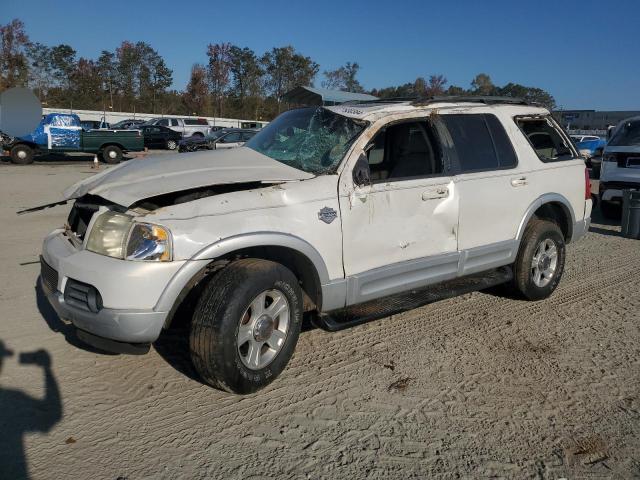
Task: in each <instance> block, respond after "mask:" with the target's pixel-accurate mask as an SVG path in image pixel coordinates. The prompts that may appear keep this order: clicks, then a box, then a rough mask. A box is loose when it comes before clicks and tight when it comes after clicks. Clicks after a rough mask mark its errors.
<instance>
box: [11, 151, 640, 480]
mask: <svg viewBox="0 0 640 480" xmlns="http://www.w3.org/2000/svg"><path fill="white" fill-rule="evenodd" d="M93 172H94V171H93V170H91V169H90V168H89V166H88V164H87V163H85V162H83V163H76V164H70V163H69V162H67V163H66V164H53V163H46V164H39V165H31V166H26V167H18V166H13V165H7V164H2V165H0V225H2V227H3V228H2V230H3V232H2V236H1V237H0V247H1V248H0V285H2V287H0V340H1V341H2V342H3V343H4V347H5V348H7V349H9V350H11V351H13V355H12V356H5V357H4V358H0V362H2V365H1V366H2V370H1V371H0V434H1V436H0V478H8V479H9V478H19V472H20V469H21V468H22V467H21V463H22V462H24V463H25V464H26V469H27V470H28V475H29V477H30V478H34V479H49V478H79V479H87V478H91V479H112V480H115V479H116V478H127V479H129V480H134V479H143V478H167V479H170V478H171V479H174V478H225V479H230V478H243V479H248V478H268V477H278V478H326V479H336V478H350V479H354V478H384V479H385V480H386V479H390V478H393V479H395V478H398V479H405V478H485V477H492V478H494V477H499V478H544V479H546V478H549V479H551V478H555V479H557V478H562V477H566V478H634V477H635V478H639V477H640V328H639V327H640V275H639V272H640V242H639V241H634V240H628V239H624V238H621V237H620V235H619V230H620V229H619V227H612V226H607V225H605V224H603V223H601V222H600V221H598V217H597V213H596V217H595V224H594V225H593V227H592V229H591V232H590V233H589V234H588V235H587V237H586V238H585V239H583V240H581V241H580V242H578V243H576V244H573V245H570V246H569V248H568V264H567V268H566V272H565V274H564V278H563V280H562V282H561V283H560V287H559V289H558V290H557V291H556V293H555V294H554V295H553V296H552V297H551V298H550V299H548V300H546V301H542V302H538V303H530V302H524V301H519V300H512V299H508V298H502V297H500V296H496V295H493V294H489V293H473V294H469V295H465V296H462V297H458V298H455V299H451V300H445V301H442V302H437V303H434V304H431V305H428V306H425V307H422V308H419V309H416V310H412V311H408V312H405V313H402V314H399V315H393V316H391V317H388V318H385V319H382V320H379V321H376V322H373V323H369V324H366V325H363V326H360V327H356V328H352V329H349V330H346V331H343V332H339V333H334V334H331V333H327V332H324V331H321V330H313V329H312V330H309V331H306V332H304V333H303V334H302V335H301V338H300V342H299V344H298V348H297V350H296V354H295V356H294V359H293V360H292V362H291V364H290V366H289V367H288V368H287V370H286V371H285V372H284V373H283V375H282V376H281V377H280V378H279V379H278V380H277V381H275V382H274V383H273V384H272V385H271V386H270V387H268V388H267V389H266V390H264V391H262V392H260V393H258V394H256V395H251V396H247V397H239V396H232V395H229V394H226V393H222V392H219V391H216V390H213V389H211V388H209V387H207V386H205V385H202V384H201V383H200V382H199V381H198V380H197V376H196V375H195V374H194V372H193V369H192V367H191V366H190V363H189V360H188V356H186V354H185V352H186V350H185V347H186V344H185V342H184V341H182V340H183V338H184V334H185V332H184V331H181V330H180V329H177V330H173V331H170V332H168V333H167V334H166V335H164V336H163V337H162V338H161V340H160V341H158V342H157V344H156V345H155V346H154V348H152V350H151V352H150V353H149V354H147V355H145V356H141V357H134V356H122V355H120V356H118V355H105V354H100V353H96V352H93V351H91V349H89V348H85V347H83V346H82V345H81V344H80V343H79V342H78V341H77V340H76V339H75V337H74V334H73V331H72V329H71V328H69V326H68V325H66V324H64V323H63V322H61V321H60V320H59V319H58V318H57V317H56V316H55V314H54V313H53V312H52V311H51V309H50V308H49V307H48V305H47V304H46V303H45V302H46V301H44V300H42V299H41V298H40V299H39V298H38V296H37V291H36V288H35V285H36V279H37V277H38V274H39V265H38V263H37V262H38V254H39V251H40V245H41V241H42V238H43V237H44V236H45V234H47V233H48V232H49V231H50V230H51V229H53V228H54V227H57V226H59V225H61V224H62V223H63V222H64V220H65V218H66V215H67V212H68V207H64V206H63V207H55V208H53V209H50V210H46V211H42V212H37V213H33V214H30V215H23V216H19V217H18V216H16V215H15V212H16V211H17V210H19V209H21V208H26V207H31V206H34V205H40V204H44V203H47V202H53V201H56V200H58V199H59V198H60V193H61V192H62V190H63V189H64V188H65V187H67V186H68V185H69V184H71V183H72V182H74V181H77V180H79V179H81V178H84V177H86V176H87V175H91V174H92V173H93ZM38 349H44V350H45V351H46V352H47V353H48V355H49V356H50V358H51V369H50V372H51V373H50V375H49V377H48V378H49V379H48V383H47V385H48V387H47V388H45V378H46V375H45V373H44V372H46V370H47V369H43V367H41V366H39V365H34V364H29V363H24V362H22V363H21V362H20V361H19V360H20V358H19V354H20V353H22V352H31V351H34V350H38Z"/></svg>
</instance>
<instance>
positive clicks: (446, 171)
mask: <svg viewBox="0 0 640 480" xmlns="http://www.w3.org/2000/svg"><path fill="white" fill-rule="evenodd" d="M420 122H424V123H426V124H427V126H428V128H431V130H432V132H433V134H434V136H435V140H436V143H437V145H431V147H432V148H433V149H434V150H435V151H438V152H439V153H440V161H441V164H442V172H440V173H432V174H429V175H413V176H409V177H395V178H385V179H381V180H372V181H371V186H372V187H373V186H375V185H385V184H389V183H397V182H406V181H410V180H422V179H429V178H439V177H451V176H452V175H453V170H452V162H451V158H450V152H449V150H450V149H449V147H447V146H446V142H443V141H442V139H441V136H442V133H441V132H442V128H446V127H444V124H443V123H442V121H440V120H439V119H438V118H437V117H435V118H434V117H433V116H430V115H420V116H419V117H407V118H401V119H397V120H391V121H390V122H387V123H385V124H383V125H380V126H379V127H378V128H377V129H376V130H375V132H374V133H373V134H372V135H371V137H370V139H369V141H368V142H367V143H366V144H365V145H364V147H363V150H364V151H366V150H367V147H368V146H369V145H371V144H372V143H373V141H374V139H375V138H376V136H377V135H378V134H379V133H380V132H381V131H382V130H385V129H387V128H389V127H392V126H395V125H402V124H404V123H420ZM447 133H448V132H447ZM385 135H386V133H385ZM429 141H430V142H431V139H429ZM385 148H386V141H385ZM367 153H368V152H366V153H365V155H367ZM368 159H369V157H368V155H367V161H368ZM353 167H355V165H353V166H352V171H353Z"/></svg>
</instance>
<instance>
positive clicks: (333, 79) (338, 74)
mask: <svg viewBox="0 0 640 480" xmlns="http://www.w3.org/2000/svg"><path fill="white" fill-rule="evenodd" d="M359 70H360V65H358V63H357V62H353V63H351V62H347V63H346V64H345V65H344V66H342V67H340V68H337V69H336V70H328V71H327V70H325V71H324V72H323V73H322V74H323V75H324V77H325V80H324V81H323V82H322V86H323V87H324V88H329V89H331V90H342V91H345V92H354V93H362V92H364V88H362V85H360V82H359V81H358V79H357V78H356V76H357V75H358V71H359Z"/></svg>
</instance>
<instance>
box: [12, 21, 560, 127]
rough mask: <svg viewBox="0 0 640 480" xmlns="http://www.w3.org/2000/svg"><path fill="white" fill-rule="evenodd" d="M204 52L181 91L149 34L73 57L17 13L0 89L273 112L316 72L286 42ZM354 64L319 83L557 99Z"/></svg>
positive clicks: (67, 103) (194, 109)
mask: <svg viewBox="0 0 640 480" xmlns="http://www.w3.org/2000/svg"><path fill="white" fill-rule="evenodd" d="M204 53H205V54H206V61H205V62H202V63H196V64H194V65H193V67H192V68H191V74H190V77H189V81H188V83H187V85H186V87H185V88H184V90H182V91H179V90H175V89H172V88H171V87H172V85H173V70H172V69H171V68H169V67H168V66H167V64H166V62H165V60H164V59H163V58H162V56H161V55H160V54H159V53H158V52H157V51H156V50H155V49H154V48H153V47H152V46H151V45H149V44H148V43H146V42H136V43H133V42H129V41H123V42H122V43H121V44H120V46H119V47H118V48H116V49H115V50H114V51H108V50H103V51H102V52H101V53H100V55H99V56H98V57H97V58H95V59H91V58H84V57H78V55H77V52H76V50H75V49H74V48H73V47H72V46H70V45H66V44H60V45H53V46H48V45H43V44H41V43H39V42H31V41H30V39H29V36H28V35H27V33H26V31H25V26H24V24H23V22H22V21H20V20H18V19H15V20H12V21H11V22H9V23H7V24H6V25H0V91H3V90H5V89H6V88H10V87H13V86H28V87H30V88H32V89H33V90H34V92H35V93H36V95H37V96H38V97H39V98H40V100H41V102H42V103H43V105H44V106H48V107H52V108H56V107H58V108H74V109H89V110H105V111H112V110H113V111H129V112H145V113H155V114H176V115H203V116H215V117H230V118H253V119H263V120H270V119H272V118H273V117H275V116H276V115H277V114H278V113H280V112H281V111H282V110H284V109H286V108H289V105H286V104H285V103H284V100H283V96H284V94H285V93H286V92H287V91H289V90H291V89H292V88H294V87H297V86H300V85H310V86H313V85H314V82H315V80H316V77H317V76H318V74H319V72H320V65H319V64H318V63H316V62H315V61H314V60H313V59H311V58H310V57H308V56H305V55H303V54H302V53H300V52H298V51H296V50H295V48H294V47H292V46H290V45H289V46H283V47H274V48H272V49H271V50H268V51H266V52H264V53H263V54H262V55H259V54H257V53H256V52H254V51H253V50H251V49H250V48H247V47H239V46H237V45H232V44H230V43H213V44H209V45H207V47H206V51H205V52H204ZM359 70H360V65H359V64H358V63H357V62H347V63H346V64H345V65H343V66H341V67H339V68H337V69H335V70H324V71H323V72H322V75H323V80H322V81H321V85H322V87H324V88H329V89H336V90H344V91H351V92H360V93H371V94H372V95H375V96H377V97H381V98H390V97H429V96H434V95H504V96H513V97H516V96H517V97H524V98H526V99H527V100H531V101H535V102H538V103H541V104H543V105H545V106H547V107H549V108H553V107H555V101H554V99H553V97H552V96H551V95H550V94H549V93H548V92H546V91H544V90H542V89H539V88H532V87H525V86H523V85H518V84H514V83H509V84H507V85H505V86H503V87H499V86H496V85H494V84H493V82H492V81H491V78H490V77H489V76H488V75H487V74H484V73H481V74H478V75H477V76H476V77H475V78H474V79H473V80H472V82H471V84H470V88H468V89H465V88H462V87H459V86H456V85H449V86H447V83H448V82H447V79H446V78H445V77H444V76H443V75H431V76H429V77H428V78H423V77H419V78H417V79H416V80H415V81H414V82H410V83H406V84H404V85H399V86H392V87H386V88H381V89H373V90H371V91H370V92H366V90H365V89H364V88H363V86H362V85H361V84H360V82H359V80H358V78H357V77H358V72H359Z"/></svg>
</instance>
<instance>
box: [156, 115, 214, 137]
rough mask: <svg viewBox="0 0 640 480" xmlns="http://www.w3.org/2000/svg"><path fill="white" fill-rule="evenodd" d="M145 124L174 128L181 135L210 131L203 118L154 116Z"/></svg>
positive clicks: (205, 133) (203, 134)
mask: <svg viewBox="0 0 640 480" xmlns="http://www.w3.org/2000/svg"><path fill="white" fill-rule="evenodd" d="M146 125H160V126H163V127H168V128H170V129H171V130H174V131H176V132H178V133H180V134H182V136H183V137H189V136H191V135H199V136H202V137H204V136H206V135H207V134H208V133H209V132H210V131H211V129H210V127H209V123H208V122H207V120H206V119H204V118H154V119H152V120H149V121H148V122H147V123H146Z"/></svg>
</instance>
